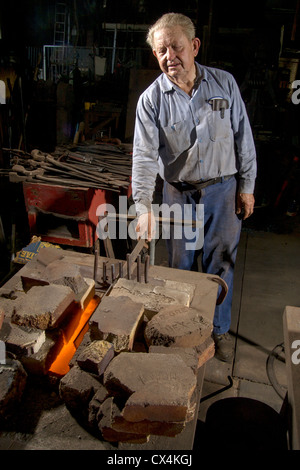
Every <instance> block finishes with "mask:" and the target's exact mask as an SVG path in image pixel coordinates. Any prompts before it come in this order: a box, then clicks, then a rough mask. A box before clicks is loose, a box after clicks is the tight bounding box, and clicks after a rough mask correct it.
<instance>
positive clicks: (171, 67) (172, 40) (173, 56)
mask: <svg viewBox="0 0 300 470" xmlns="http://www.w3.org/2000/svg"><path fill="white" fill-rule="evenodd" d="M153 42H154V47H153V54H154V55H155V57H156V58H157V60H158V64H159V67H160V69H161V71H162V72H164V73H165V74H167V75H168V77H169V78H170V79H171V80H173V81H174V80H175V81H177V80H188V79H194V74H195V65H194V64H195V57H196V56H197V54H198V51H199V47H200V40H199V39H198V38H194V39H193V40H192V41H190V40H189V39H188V38H187V37H186V35H185V34H184V32H183V30H182V28H181V26H174V27H171V28H164V29H160V30H158V31H156V32H155V33H154V36H153Z"/></svg>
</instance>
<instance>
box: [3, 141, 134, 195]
mask: <svg viewBox="0 0 300 470" xmlns="http://www.w3.org/2000/svg"><path fill="white" fill-rule="evenodd" d="M3 150H4V151H6V152H8V153H9V154H10V163H11V168H9V169H2V170H0V173H1V174H4V175H8V177H9V180H10V181H11V182H13V183H16V182H20V181H29V182H36V183H43V182H44V183H47V184H49V183H53V184H56V185H62V186H71V187H72V186H73V187H74V186H81V187H88V188H96V189H104V190H106V189H108V190H111V191H116V192H120V191H121V190H122V189H127V188H128V187H129V186H130V176H131V168H132V152H131V145H128V144H121V145H115V144H107V143H101V142H97V143H95V142H92V143H88V142H85V143H81V144H78V145H68V146H64V147H57V148H56V149H55V152H53V153H52V154H49V153H44V152H41V151H40V150H32V151H31V153H27V152H24V151H22V150H13V149H3Z"/></svg>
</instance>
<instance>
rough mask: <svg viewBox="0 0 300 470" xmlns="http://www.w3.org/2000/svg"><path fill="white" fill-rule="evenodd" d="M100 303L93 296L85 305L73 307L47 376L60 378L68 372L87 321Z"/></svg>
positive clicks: (98, 298) (86, 327)
mask: <svg viewBox="0 0 300 470" xmlns="http://www.w3.org/2000/svg"><path fill="white" fill-rule="evenodd" d="M99 303H100V297H98V296H96V295H95V296H94V297H93V298H92V299H91V300H90V301H89V302H88V303H87V305H86V306H85V307H84V308H82V306H81V305H76V306H74V310H73V312H72V313H71V315H70V316H69V318H68V319H67V320H66V321H65V325H64V327H63V329H62V333H61V339H60V342H61V345H60V347H59V350H58V351H57V354H56V357H55V359H54V360H53V362H52V363H51V364H50V366H49V369H48V374H50V375H55V376H58V377H62V376H64V375H65V374H67V373H68V372H69V370H70V361H71V359H72V358H73V356H74V354H75V352H76V350H77V348H78V347H79V345H80V344H81V342H82V340H83V337H84V335H85V334H86V333H87V331H88V329H89V320H90V318H91V316H92V315H93V313H94V311H95V310H96V308H97V306H98V305H99Z"/></svg>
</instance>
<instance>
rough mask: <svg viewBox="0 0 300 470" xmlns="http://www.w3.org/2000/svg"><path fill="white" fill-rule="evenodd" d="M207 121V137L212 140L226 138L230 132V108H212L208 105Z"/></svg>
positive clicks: (216, 140)
mask: <svg viewBox="0 0 300 470" xmlns="http://www.w3.org/2000/svg"><path fill="white" fill-rule="evenodd" d="M207 122H208V132H209V137H210V140H212V141H213V142H218V141H219V140H223V139H227V138H228V137H229V136H230V135H231V133H232V130H231V120H230V108H228V109H222V110H213V107H212V106H211V105H209V111H208V118H207Z"/></svg>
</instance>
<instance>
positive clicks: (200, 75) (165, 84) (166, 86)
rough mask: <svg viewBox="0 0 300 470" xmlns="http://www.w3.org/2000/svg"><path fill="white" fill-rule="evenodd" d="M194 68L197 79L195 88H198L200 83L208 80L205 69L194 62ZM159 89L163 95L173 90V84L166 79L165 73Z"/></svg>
mask: <svg viewBox="0 0 300 470" xmlns="http://www.w3.org/2000/svg"><path fill="white" fill-rule="evenodd" d="M195 64H196V67H197V78H196V82H195V86H196V87H198V86H199V85H200V83H201V82H202V81H203V80H209V77H208V74H207V70H206V68H205V67H203V66H202V65H200V64H198V62H195ZM161 88H162V91H163V92H164V93H167V92H168V91H172V90H174V89H175V88H174V83H172V81H171V80H170V79H169V78H168V77H167V75H166V74H165V73H163V74H162V81H161Z"/></svg>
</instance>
